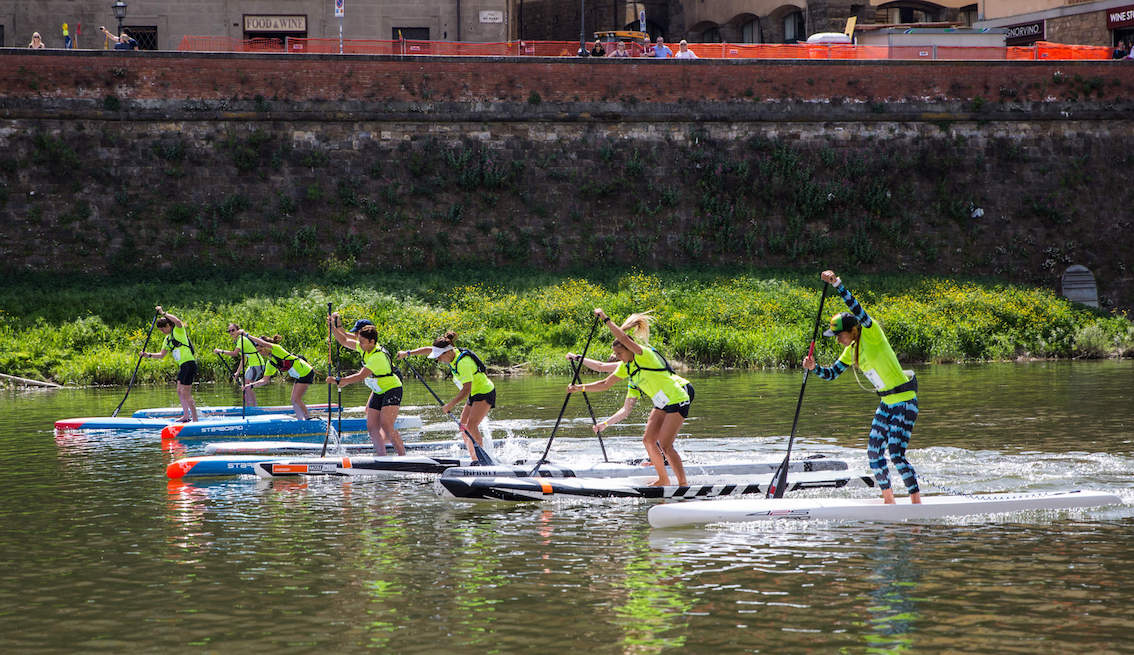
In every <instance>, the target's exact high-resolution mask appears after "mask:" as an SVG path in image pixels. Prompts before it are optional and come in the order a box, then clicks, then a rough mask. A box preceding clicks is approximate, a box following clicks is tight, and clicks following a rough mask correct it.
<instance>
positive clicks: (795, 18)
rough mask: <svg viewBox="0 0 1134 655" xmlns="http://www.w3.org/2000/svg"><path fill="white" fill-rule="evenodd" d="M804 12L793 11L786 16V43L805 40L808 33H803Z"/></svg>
mask: <svg viewBox="0 0 1134 655" xmlns="http://www.w3.org/2000/svg"><path fill="white" fill-rule="evenodd" d="M803 32H804V27H803V12H802V11H793V12H791V13H790V14H788V15H787V16H784V43H795V42H796V41H803V40H805V39H806V38H807V35H806V34H804V33H803Z"/></svg>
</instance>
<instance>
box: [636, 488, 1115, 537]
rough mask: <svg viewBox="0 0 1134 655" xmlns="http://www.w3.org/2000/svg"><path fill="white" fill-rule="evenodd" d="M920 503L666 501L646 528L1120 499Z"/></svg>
mask: <svg viewBox="0 0 1134 655" xmlns="http://www.w3.org/2000/svg"><path fill="white" fill-rule="evenodd" d="M921 500H922V502H921V504H920V505H914V504H911V503H910V502H909V501H908V500H907V499H904V498H903V499H900V502H899V503H898V504H896V505H886V504H884V503H883V502H882V499H881V498H868V499H867V498H779V499H775V498H768V499H738V500H717V501H692V502H684V503H669V504H666V505H658V506H656V507H651V508H650V511H649V520H650V525H651V526H653V527H655V528H669V527H675V526H681V525H703V524H706V523H738V522H749V521H768V520H776V519H820V520H834V521H908V520H911V519H935V518H943V517H948V516H968V515H973V514H997V513H1001V512H1018V511H1022V510H1037V509H1040V510H1042V509H1070V508H1079V507H1098V506H1101V505H1113V504H1118V503H1121V502H1122V500H1121V499H1119V497H1118V496H1116V495H1114V494H1112V493H1106V492H1101V491H1069V492H1059V493H1031V494H1028V493H1024V494H1019V493H999V494H980V495H972V496H922V498H921Z"/></svg>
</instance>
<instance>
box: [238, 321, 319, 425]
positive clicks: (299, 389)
mask: <svg viewBox="0 0 1134 655" xmlns="http://www.w3.org/2000/svg"><path fill="white" fill-rule="evenodd" d="M241 334H242V335H243V336H246V337H248V339H249V340H250V341H251V342H252V343H254V344H256V352H258V353H260V356H261V357H263V358H264V361H265V362H267V364H266V366H265V368H264V375H263V377H261V378H260V379H259V380H256V381H255V382H248V383H246V384H245V385H244V387H245V388H246V389H247V388H252V387H262V386H265V385H267V384H269V383H270V382H271V381H272V376H274V375H276V374H277V373H281V372H282V373H285V374H286V375H287V377H288V378H290V379H291V380H292V381H293V382H295V386H294V387H292V388H291V406H292V407H294V408H295V417H296V418H298V419H302V420H304V421H306V420H307V419H309V418H311V413H310V412H309V411H308V410H307V405H306V404H305V403H304V402H303V394H305V393H307V388H308V387H310V386H311V383H312V382H314V381H315V369H313V368H311V365H310V364H308V363H307V360H305V359H303V358H302V357H300V356H299V355H296V354H294V353H291V352H288V351H287V349H285V348H284V347H283V346H281V345H280V341H281V340H282V337H280V335H278V334H277V335H275V336H272V337H254V336H252V335H251V334H248V333H246V332H244V331H243V330H241Z"/></svg>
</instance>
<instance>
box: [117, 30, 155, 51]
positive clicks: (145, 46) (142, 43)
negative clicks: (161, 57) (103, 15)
mask: <svg viewBox="0 0 1134 655" xmlns="http://www.w3.org/2000/svg"><path fill="white" fill-rule="evenodd" d="M122 29H123V30H124V31H125V32H126V33H127V34H129V35H130V36H131V37H133V38H134V40H136V41H137V42H138V49H139V50H157V49H158V47H157V43H158V41H157V27H156V26H154V25H123V26H122Z"/></svg>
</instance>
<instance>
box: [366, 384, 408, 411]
mask: <svg viewBox="0 0 1134 655" xmlns="http://www.w3.org/2000/svg"><path fill="white" fill-rule="evenodd" d="M404 389H405V387H394V388H393V389H390V390H389V391H387V392H386V393H381V394H378V393H374V392H373V391H371V392H370V400H368V401H367V402H366V406H367V407H369V408H370V409H376V410H378V411H382V408H383V407H392V406H394V405H401V404H402V390H404Z"/></svg>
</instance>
